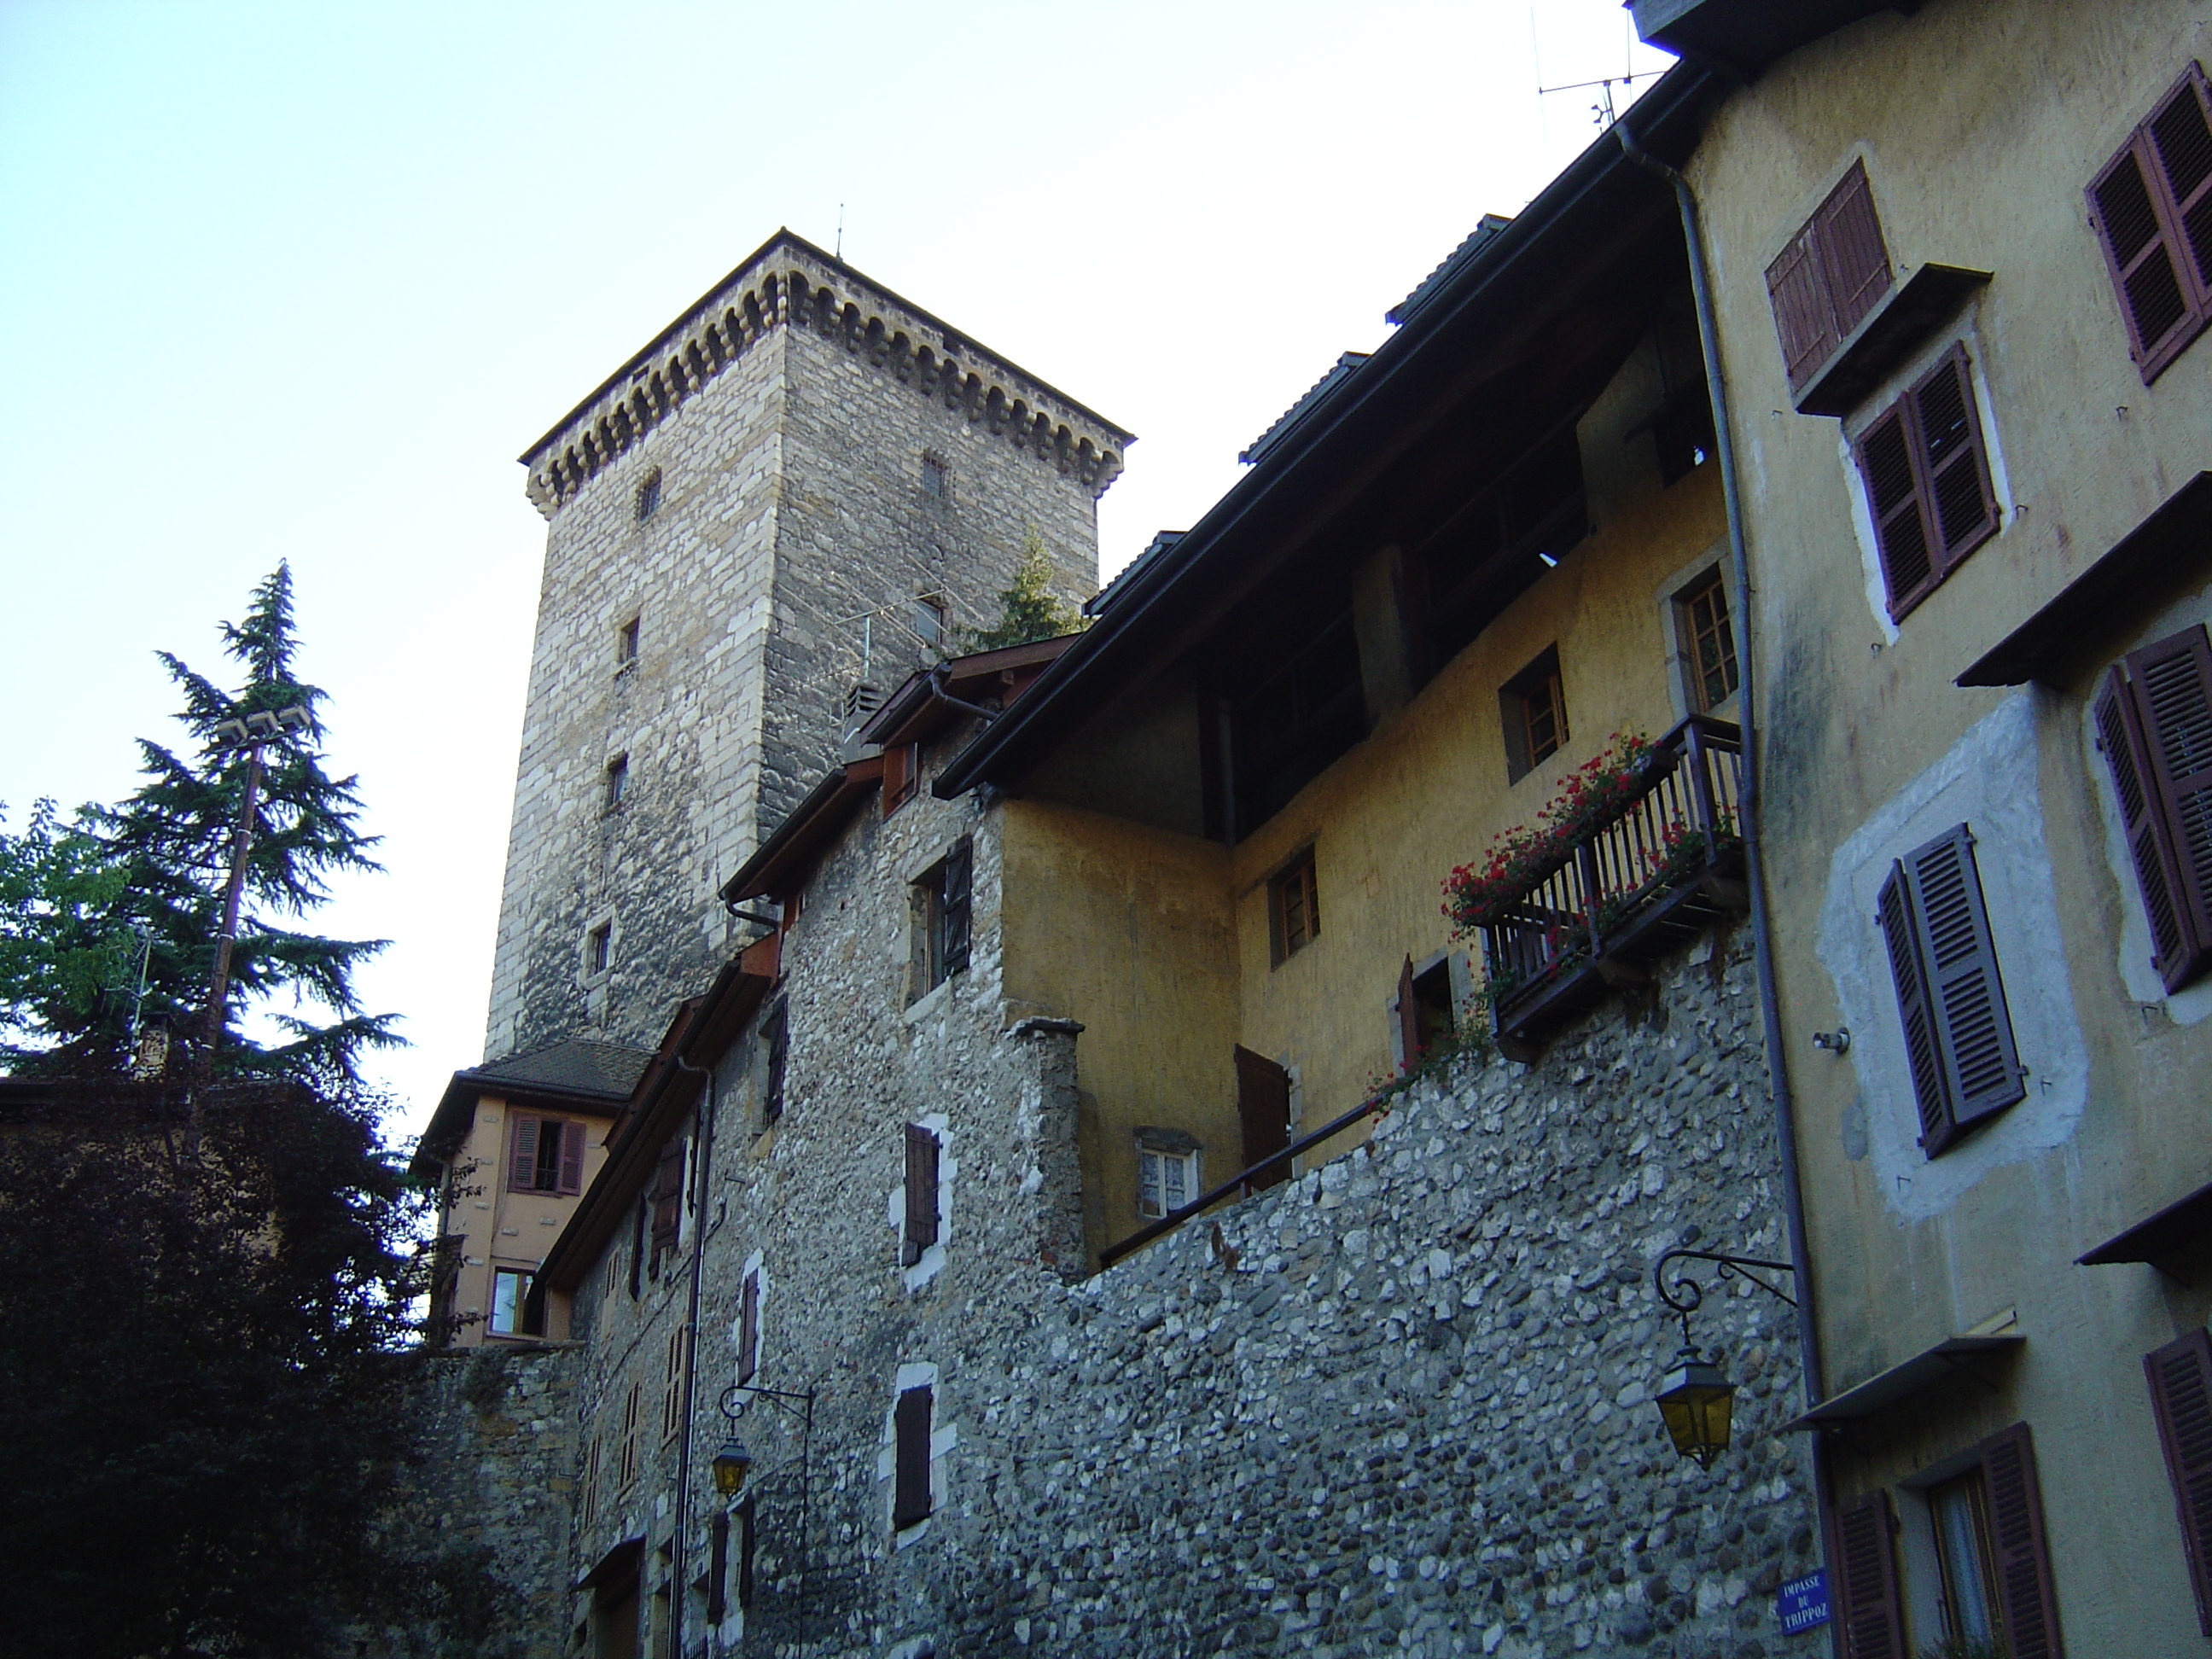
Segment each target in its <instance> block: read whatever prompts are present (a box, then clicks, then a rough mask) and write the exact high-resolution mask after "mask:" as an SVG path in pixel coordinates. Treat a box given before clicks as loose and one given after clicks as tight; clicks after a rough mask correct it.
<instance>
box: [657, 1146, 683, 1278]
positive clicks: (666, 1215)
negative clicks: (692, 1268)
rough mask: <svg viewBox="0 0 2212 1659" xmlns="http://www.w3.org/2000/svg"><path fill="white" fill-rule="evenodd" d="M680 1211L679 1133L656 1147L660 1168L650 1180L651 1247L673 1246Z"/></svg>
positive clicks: (681, 1169) (681, 1151) (680, 1214)
mask: <svg viewBox="0 0 2212 1659" xmlns="http://www.w3.org/2000/svg"><path fill="white" fill-rule="evenodd" d="M683 1214H684V1140H683V1138H682V1137H681V1136H680V1135H679V1136H678V1138H677V1139H674V1140H671V1141H670V1142H669V1143H668V1144H667V1145H666V1146H664V1147H662V1148H661V1149H660V1168H659V1170H658V1171H657V1172H656V1173H655V1175H654V1176H653V1254H654V1255H659V1254H660V1253H661V1252H662V1251H664V1250H672V1249H675V1248H676V1235H677V1233H678V1230H679V1229H680V1228H681V1226H682V1225H683Z"/></svg>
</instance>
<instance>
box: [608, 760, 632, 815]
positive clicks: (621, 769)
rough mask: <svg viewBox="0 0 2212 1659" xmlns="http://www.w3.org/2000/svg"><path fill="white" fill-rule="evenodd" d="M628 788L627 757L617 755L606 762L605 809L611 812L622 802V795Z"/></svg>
mask: <svg viewBox="0 0 2212 1659" xmlns="http://www.w3.org/2000/svg"><path fill="white" fill-rule="evenodd" d="M628 790H629V756H628V755H617V756H616V757H614V758H613V759H612V760H611V761H609V762H608V763H607V800H606V806H607V811H610V812H611V811H614V810H615V808H617V806H620V805H622V804H623V794H624V793H626V792H627V791H628Z"/></svg>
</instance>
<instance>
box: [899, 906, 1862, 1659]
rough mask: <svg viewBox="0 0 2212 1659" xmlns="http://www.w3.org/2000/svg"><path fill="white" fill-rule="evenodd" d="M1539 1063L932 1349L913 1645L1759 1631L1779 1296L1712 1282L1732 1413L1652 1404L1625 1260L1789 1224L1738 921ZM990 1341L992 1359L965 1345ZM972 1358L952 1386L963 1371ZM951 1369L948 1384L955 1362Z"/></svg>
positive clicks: (1438, 1648) (1688, 1639) (1775, 1643)
mask: <svg viewBox="0 0 2212 1659" xmlns="http://www.w3.org/2000/svg"><path fill="white" fill-rule="evenodd" d="M1692 957H1693V958H1694V957H1705V960H1702V961H1698V960H1693V961H1692V962H1690V963H1684V964H1680V966H1679V967H1678V968H1677V969H1676V971H1674V972H1673V973H1671V974H1670V975H1668V976H1667V977H1666V978H1665V981H1664V982H1663V984H1662V986H1661V987H1660V989H1659V991H1658V993H1657V994H1656V997H1655V998H1653V999H1652V1000H1650V1001H1647V1002H1644V1003H1643V1004H1642V1005H1641V1006H1633V1005H1628V1004H1616V1005H1614V1006H1611V1007H1609V1008H1607V1009H1606V1010H1603V1011H1601V1012H1599V1013H1598V1014H1596V1015H1595V1016H1593V1017H1592V1018H1591V1019H1590V1020H1589V1022H1588V1023H1587V1024H1585V1025H1584V1026H1583V1028H1582V1029H1580V1030H1577V1031H1576V1032H1574V1033H1572V1034H1571V1035H1570V1036H1567V1037H1566V1038H1565V1039H1563V1040H1562V1041H1560V1042H1558V1043H1557V1044H1556V1045H1555V1046H1554V1047H1553V1048H1552V1049H1551V1051H1550V1052H1549V1053H1548V1054H1547V1055H1546V1056H1545V1057H1544V1058H1543V1059H1542V1060H1541V1061H1540V1062H1539V1063H1538V1064H1536V1065H1535V1066H1522V1065H1519V1064H1516V1063H1514V1062H1511V1061H1507V1060H1490V1061H1489V1062H1487V1063H1483V1062H1479V1061H1474V1060H1462V1061H1461V1062H1459V1063H1458V1064H1457V1065H1456V1066H1454V1067H1452V1068H1450V1069H1449V1070H1448V1071H1447V1072H1446V1073H1445V1074H1444V1075H1443V1076H1441V1077H1438V1078H1436V1079H1429V1080H1424V1081H1423V1082H1422V1083H1420V1084H1419V1085H1417V1086H1416V1087H1414V1088H1413V1090H1412V1091H1410V1092H1409V1093H1408V1094H1407V1096H1405V1097H1404V1098H1403V1099H1402V1101H1401V1103H1400V1104H1399V1107H1398V1109H1396V1110H1395V1112H1394V1113H1393V1114H1392V1115H1391V1116H1390V1117H1389V1118H1388V1119H1386V1120H1384V1121H1383V1122H1382V1123H1381V1124H1379V1125H1378V1127H1377V1133H1376V1136H1375V1138H1374V1139H1373V1140H1372V1141H1371V1142H1370V1144H1369V1145H1368V1146H1365V1147H1364V1148H1362V1149H1361V1150H1359V1151H1358V1152H1353V1153H1352V1154H1350V1155H1348V1156H1346V1157H1344V1158H1339V1159H1337V1160H1336V1161H1334V1162H1333V1163H1331V1164H1327V1165H1325V1166H1323V1167H1322V1168H1321V1169H1319V1170H1315V1171H1312V1172H1310V1173H1309V1174H1308V1175H1306V1176H1304V1177H1303V1178H1302V1179H1300V1180H1299V1181H1297V1182H1295V1183H1293V1184H1290V1185H1287V1186H1285V1187H1283V1188H1278V1189H1276V1190H1275V1191H1273V1193H1270V1194H1266V1195H1264V1196H1263V1197H1261V1198H1260V1199H1257V1200H1249V1201H1247V1202H1246V1203H1244V1204H1243V1205H1241V1206H1237V1207H1236V1208H1234V1209H1231V1210H1229V1211H1227V1212H1224V1213H1222V1214H1221V1216H1220V1218H1219V1219H1218V1221H1212V1220H1208V1221H1200V1222H1197V1223H1193V1224H1190V1225H1186V1226H1185V1227H1184V1228H1183V1229H1182V1231H1180V1232H1179V1233H1178V1234H1176V1236H1174V1237H1171V1238H1170V1239H1168V1240H1167V1241H1165V1242H1164V1243H1161V1244H1159V1245H1157V1246H1155V1247H1153V1248H1152V1249H1149V1250H1146V1252H1144V1253H1142V1254H1141V1255H1139V1256H1137V1257H1135V1258H1133V1259H1132V1260H1130V1261H1127V1262H1125V1263H1123V1264H1121V1265H1120V1266H1117V1267H1114V1268H1112V1269H1111V1270H1109V1272H1107V1273H1104V1274H1103V1275H1101V1276H1100V1277H1098V1278H1097V1279H1092V1280H1091V1281H1089V1282H1087V1283H1084V1284H1081V1285H1075V1286H1073V1287H1071V1288H1070V1289H1068V1290H1067V1291H1065V1292H1064V1294H1063V1295H1062V1297H1060V1300H1059V1305H1058V1306H1057V1307H1055V1308H1053V1309H1051V1310H1049V1312H1048V1315H1047V1316H1046V1317H1045V1318H1044V1319H1043V1320H1042V1322H1041V1323H1040V1324H1039V1326H1038V1327H1037V1328H1036V1329H1034V1330H1033V1331H1030V1332H1028V1333H1024V1334H1021V1335H1020V1336H1018V1337H1016V1338H1014V1339H1013V1340H1010V1341H1009V1342H1008V1343H1007V1344H1006V1348H1005V1350H1004V1354H1005V1363H1004V1366H1003V1370H1001V1369H1000V1366H998V1365H991V1366H988V1367H987V1368H986V1367H979V1366H975V1365H972V1364H971V1365H965V1366H963V1365H962V1364H960V1363H958V1361H957V1359H955V1358H953V1357H952V1356H950V1355H948V1356H946V1363H945V1380H944V1381H945V1391H946V1393H947V1395H949V1396H951V1397H952V1398H954V1399H958V1400H963V1403H962V1406H961V1412H962V1420H961V1422H960V1425H959V1432H960V1440H961V1447H962V1453H961V1455H962V1458H963V1462H965V1463H966V1464H967V1466H968V1467H967V1468H965V1469H964V1470H963V1472H962V1474H961V1477H960V1479H959V1480H958V1481H957V1486H956V1487H955V1490H954V1498H953V1504H952V1507H953V1509H954V1510H955V1511H956V1513H955V1515H954V1516H950V1517H946V1518H947V1519H948V1520H949V1521H950V1522H951V1527H950V1528H949V1531H950V1534H951V1535H950V1536H948V1537H947V1538H946V1539H945V1542H944V1545H943V1547H941V1548H940V1549H939V1551H938V1552H937V1553H936V1556H935V1559H936V1563H937V1566H938V1569H939V1573H938V1577H939V1583H938V1586H937V1589H938V1591H939V1596H940V1597H941V1600H940V1601H939V1606H940V1607H942V1609H943V1613H942V1622H941V1623H940V1625H939V1627H938V1628H937V1629H936V1630H934V1631H931V1632H924V1631H921V1630H919V1629H915V1628H913V1627H911V1626H909V1627H908V1631H906V1632H901V1631H898V1630H889V1631H880V1632H876V1633H877V1634H878V1635H879V1636H882V1637H885V1638H892V1637H896V1636H898V1635H901V1634H909V1635H913V1636H920V1635H928V1636H930V1637H931V1638H932V1639H933V1641H934V1643H935V1645H936V1650H937V1651H938V1652H940V1653H945V1652H954V1653H1000V1652H1009V1651H1016V1650H1022V1649H1036V1650H1042V1651H1046V1652H1050V1653H1054V1654H1098V1655H1108V1654H1112V1655H1137V1654H1146V1655H1173V1654H1184V1653H1199V1652H1220V1653H1246V1654H1267V1653H1288V1652H1310V1653H1315V1654H1318V1655H1329V1654H1339V1655H1341V1654H1370V1653H1386V1652H1388V1653H1400V1652H1402V1653H1415V1654H1431V1655H1444V1654H1482V1655H1493V1656H1500V1659H1533V1656H1536V1655H1544V1656H1558V1655H1566V1654H1574V1653H1583V1652H1589V1653H1597V1654H1614V1653H1637V1654H1644V1655H1650V1656H1654V1659H1658V1656H1674V1659H1692V1656H1696V1659H1705V1656H1725V1659H1763V1656H1767V1655H1778V1654H1784V1653H1790V1652H1797V1651H1810V1650H1811V1649H1812V1647H1813V1646H1814V1645H1815V1644H1819V1645H1823V1646H1824V1645H1825V1641H1826V1633H1825V1632H1814V1633H1813V1634H1811V1635H1808V1636H1803V1637H1787V1638H1785V1637H1783V1636H1782V1635H1781V1634H1780V1633H1779V1632H1778V1626H1777V1625H1776V1622H1775V1618H1774V1612H1773V1597H1774V1592H1775V1590H1776V1589H1777V1588H1778V1584H1779V1583H1780V1581H1781V1580H1782V1579H1783V1578H1784V1577H1793V1576H1796V1575H1797V1574H1799V1573H1802V1572H1805V1571H1811V1570H1812V1569H1813V1568H1814V1566H1815V1565H1818V1561H1817V1557H1816V1554H1815V1553H1814V1529H1813V1521H1814V1516H1813V1510H1812V1505H1811V1502H1810V1495H1809V1488H1810V1468H1809V1462H1808V1449H1807V1447H1806V1445H1805V1443H1804V1440H1803V1437H1783V1436H1782V1435H1781V1434H1780V1432H1779V1430H1780V1425H1781V1424H1782V1423H1783V1422H1784V1421H1785V1420H1786V1419H1788V1418H1789V1417H1790V1416H1791V1415H1792V1414H1793V1413H1795V1412H1796V1409H1797V1408H1798V1401H1799V1384H1798V1377H1797V1364H1796V1342H1795V1339H1794V1329H1795V1327H1794V1320H1793V1316H1791V1314H1790V1310H1789V1309H1788V1308H1787V1307H1786V1306H1784V1305H1783V1304H1781V1303H1779V1302H1777V1301H1775V1300H1773V1299H1772V1298H1771V1297H1765V1296H1764V1295H1762V1294H1760V1293H1759V1292H1758V1291H1753V1290H1752V1289H1751V1288H1750V1287H1749V1286H1747V1285H1738V1286H1737V1287H1736V1288H1735V1291H1734V1292H1733V1293H1732V1294H1721V1293H1716V1294H1714V1295H1713V1296H1712V1297H1711V1298H1710V1299H1709V1300H1708V1301H1707V1303H1706V1304H1705V1309H1704V1310H1703V1311H1702V1312H1701V1314H1700V1315H1699V1319H1698V1323H1697V1327H1696V1335H1697V1338H1698V1340H1699V1343H1700V1345H1701V1346H1705V1347H1707V1348H1709V1349H1716V1350H1717V1351H1718V1352H1719V1354H1720V1357H1721V1359H1722V1363H1723V1365H1724V1366H1725V1367H1726V1368H1727V1369H1728V1370H1729V1372H1730V1374H1731V1375H1732V1376H1734V1377H1735V1380H1736V1381H1737V1382H1738V1383H1739V1384H1741V1393H1740V1395H1739V1397H1738V1401H1737V1407H1736V1423H1737V1429H1736V1435H1735V1446H1734V1448H1733V1449H1731V1450H1730V1451H1729V1453H1728V1454H1727V1455H1725V1456H1723V1458H1722V1459H1721V1460H1720V1461H1719V1462H1717V1464H1716V1465H1715V1467H1714V1468H1713V1469H1712V1470H1711V1472H1710V1473H1705V1472H1702V1471H1700V1470H1699V1468H1697V1467H1696V1466H1695V1465H1694V1464H1693V1463H1691V1462H1686V1461H1684V1460H1682V1459H1680V1458H1678V1457H1677V1456H1676V1455H1674V1452H1673V1450H1672V1449H1671V1448H1670V1447H1669V1446H1668V1444H1667V1443H1666V1442H1665V1439H1664V1435H1663V1431H1662V1428H1661V1425H1660V1423H1659V1419H1658V1414H1657V1413H1656V1410H1655V1409H1654V1408H1653V1407H1651V1406H1650V1403H1649V1402H1650V1395H1651V1392H1652V1389H1653V1384H1654V1378H1655V1376H1656V1374H1657V1373H1658V1372H1659V1371H1660V1370H1662V1367H1663V1366H1664V1364H1665V1363H1666V1362H1667V1360H1668V1358H1669V1356H1671V1354H1672V1353H1673V1352H1674V1349H1675V1348H1676V1346H1678V1345H1679V1342H1680V1332H1679V1328H1677V1327H1676V1326H1675V1325H1674V1322H1673V1321H1672V1319H1671V1317H1669V1316H1667V1315H1666V1312H1665V1310H1664V1309H1663V1308H1662V1307H1661V1306H1660V1305H1659V1304H1657V1302H1656V1297H1655V1296H1654V1294H1653V1291H1652V1289H1651V1278H1650V1265H1651V1263H1652V1261H1654V1260H1655V1259H1656V1256H1657V1255H1659V1253H1660V1252H1661V1251H1662V1250H1664V1249H1668V1248H1670V1247H1672V1246H1674V1245H1675V1244H1678V1243H1699V1244H1702V1245H1703V1246H1705V1248H1709V1249H1723V1250H1728V1251H1731V1252H1739V1253H1744V1254H1749V1255H1767V1256H1786V1255H1787V1254H1788V1252H1787V1247H1786V1243H1785V1242H1784V1227H1783V1218H1782V1212H1781V1207H1780V1203H1779V1192H1778V1174H1777V1169H1776V1163H1775V1158H1774V1155H1773V1152H1772V1144H1773V1137H1772V1134H1771V1130H1770V1128H1769V1127H1768V1124H1769V1119H1768V1104H1767V1100H1766V1091H1765V1071H1764V1066H1763V1064H1762V1061H1761V1059H1760V1054H1759V1041H1758V1019H1757V1013H1756V1009H1757V1001H1756V996H1755V993H1754V989H1753V979H1752V971H1751V965H1750V961H1749V951H1748V939H1747V937H1745V938H1743V939H1741V940H1738V941H1726V942H1723V944H1722V945H1721V946H1720V948H1719V951H1718V953H1717V954H1714V946H1713V944H1712V943H1711V941H1708V942H1707V943H1706V944H1705V945H1702V946H1700V947H1699V949H1698V950H1697V951H1693V952H1692ZM985 1370H988V1371H989V1372H992V1373H996V1375H994V1376H989V1377H988V1378H986V1376H985V1375H983V1374H982V1373H983V1372H984V1371H985ZM979 1385H980V1386H979ZM963 1396H965V1398H964V1399H963Z"/></svg>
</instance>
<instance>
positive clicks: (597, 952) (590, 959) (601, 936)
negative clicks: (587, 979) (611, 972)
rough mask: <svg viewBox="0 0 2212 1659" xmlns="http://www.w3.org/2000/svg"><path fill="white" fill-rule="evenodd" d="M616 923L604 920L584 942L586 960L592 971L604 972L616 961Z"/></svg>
mask: <svg viewBox="0 0 2212 1659" xmlns="http://www.w3.org/2000/svg"><path fill="white" fill-rule="evenodd" d="M614 944H615V925H614V923H612V922H611V921H603V922H601V923H600V924H599V926H598V927H594V928H592V932H591V936H590V938H588V939H586V941H585V944H584V961H585V963H586V964H587V965H588V967H589V969H590V971H591V972H592V973H594V974H604V973H605V972H606V971H607V969H608V967H609V966H610V965H611V963H612V962H613V961H614Z"/></svg>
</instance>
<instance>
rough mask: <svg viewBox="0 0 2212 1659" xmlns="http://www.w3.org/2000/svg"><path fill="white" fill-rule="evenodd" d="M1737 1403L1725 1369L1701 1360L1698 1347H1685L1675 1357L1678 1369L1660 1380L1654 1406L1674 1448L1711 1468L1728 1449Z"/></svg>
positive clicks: (1701, 1465)
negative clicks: (1663, 1422) (1730, 1423)
mask: <svg viewBox="0 0 2212 1659" xmlns="http://www.w3.org/2000/svg"><path fill="white" fill-rule="evenodd" d="M1653 1403H1654V1404H1656V1406H1657V1407H1659V1415H1660V1416H1661V1417H1662V1418H1664V1419H1666V1420H1667V1432H1668V1435H1669V1436H1670V1437H1673V1439H1674V1449H1675V1450H1676V1451H1678V1452H1680V1454H1681V1455H1683V1456H1685V1457H1694V1458H1696V1459H1697V1460H1698V1466H1699V1468H1707V1469H1709V1468H1712V1466H1713V1459H1715V1458H1716V1457H1718V1456H1719V1455H1721V1454H1722V1453H1723V1452H1724V1451H1726V1450H1727V1449H1728V1444H1729V1413H1730V1412H1731V1410H1732V1409H1733V1407H1734V1405H1735V1383H1731V1382H1729V1380H1728V1378H1727V1377H1726V1376H1723V1374H1722V1371H1721V1368H1720V1367H1719V1366H1717V1365H1715V1364H1710V1363H1708V1362H1707V1361H1705V1360H1703V1359H1700V1358H1698V1351H1697V1350H1696V1349H1695V1348H1690V1347H1685V1348H1684V1349H1683V1350H1682V1351H1681V1352H1680V1353H1678V1354H1676V1355H1675V1356H1674V1369H1673V1370H1669V1371H1668V1373H1667V1375H1666V1376H1664V1377H1662V1379H1661V1380H1660V1383H1659V1393H1658V1395H1657V1397H1656V1400H1655V1401H1654V1402H1653Z"/></svg>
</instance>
